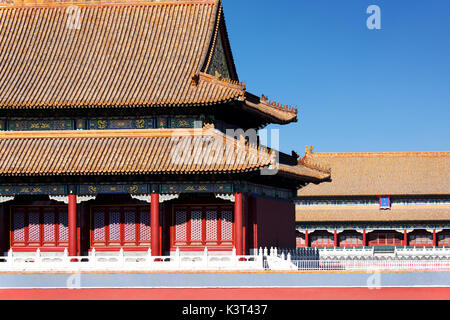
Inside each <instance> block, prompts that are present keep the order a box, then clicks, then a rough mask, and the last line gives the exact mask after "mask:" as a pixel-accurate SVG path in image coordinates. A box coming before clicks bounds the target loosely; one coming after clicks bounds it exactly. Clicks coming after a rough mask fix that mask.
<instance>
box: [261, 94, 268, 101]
mask: <svg viewBox="0 0 450 320" xmlns="http://www.w3.org/2000/svg"><path fill="white" fill-rule="evenodd" d="M268 100H269V98H268V97H266V96H265V95H262V96H261V101H262V102H267V101H268Z"/></svg>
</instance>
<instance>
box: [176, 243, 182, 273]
mask: <svg viewBox="0 0 450 320" xmlns="http://www.w3.org/2000/svg"><path fill="white" fill-rule="evenodd" d="M175 259H176V263H177V264H176V265H177V269H178V270H180V267H181V254H180V248H179V247H177V250H176V251H175Z"/></svg>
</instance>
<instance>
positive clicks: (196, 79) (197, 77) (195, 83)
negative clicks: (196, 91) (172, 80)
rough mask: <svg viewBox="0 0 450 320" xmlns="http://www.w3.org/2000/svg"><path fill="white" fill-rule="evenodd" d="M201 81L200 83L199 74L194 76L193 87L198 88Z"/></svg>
mask: <svg viewBox="0 0 450 320" xmlns="http://www.w3.org/2000/svg"><path fill="white" fill-rule="evenodd" d="M199 81H200V75H199V74H194V75H193V76H192V85H193V86H198V83H199Z"/></svg>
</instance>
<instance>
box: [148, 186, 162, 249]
mask: <svg viewBox="0 0 450 320" xmlns="http://www.w3.org/2000/svg"><path fill="white" fill-rule="evenodd" d="M150 211H151V212H150V229H151V234H152V244H151V247H152V256H161V246H160V239H161V236H160V230H161V229H160V225H159V193H152V195H151V206H150Z"/></svg>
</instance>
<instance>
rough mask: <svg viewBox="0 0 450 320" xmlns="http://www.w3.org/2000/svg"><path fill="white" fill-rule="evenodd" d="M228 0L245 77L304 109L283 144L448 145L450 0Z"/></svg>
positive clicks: (349, 148) (254, 88) (332, 148)
mask: <svg viewBox="0 0 450 320" xmlns="http://www.w3.org/2000/svg"><path fill="white" fill-rule="evenodd" d="M223 3H224V11H225V17H226V21H227V26H228V31H229V34H230V41H231V46H232V49H233V54H234V58H235V62H236V66H237V69H238V73H239V76H240V80H241V81H244V82H246V84H247V88H248V90H249V91H250V92H252V93H255V94H257V95H261V94H264V95H266V96H268V97H269V99H271V100H276V101H278V102H280V103H283V104H291V105H293V106H296V107H298V108H299V122H298V123H295V124H290V125H287V126H281V127H279V126H270V128H280V129H281V131H280V137H281V139H280V140H281V141H280V145H281V150H282V151H284V152H288V153H290V151H291V150H296V151H298V152H299V153H303V151H304V148H305V146H306V145H314V146H315V151H317V152H383V151H386V152H391V151H449V150H450V126H449V119H450V1H449V0H427V1H425V0H409V1H407V0H387V1H383V0H371V1H365V0H340V1H338V0H279V1H273V0H244V1H238V0H223ZM372 4H374V5H378V6H379V7H380V8H381V27H382V29H381V30H369V29H368V28H367V26H366V20H367V18H368V17H369V16H370V15H369V14H367V13H366V10H367V8H368V6H369V5H372Z"/></svg>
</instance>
